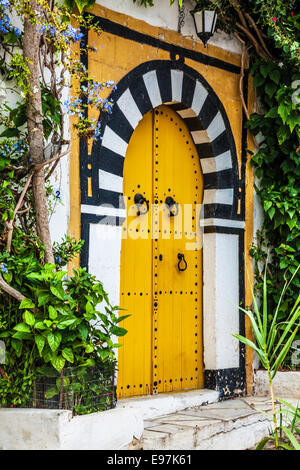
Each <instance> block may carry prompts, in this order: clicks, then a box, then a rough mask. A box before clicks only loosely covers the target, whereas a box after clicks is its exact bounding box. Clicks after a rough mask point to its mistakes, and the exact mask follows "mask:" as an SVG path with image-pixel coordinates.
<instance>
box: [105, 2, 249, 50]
mask: <svg viewBox="0 0 300 470" xmlns="http://www.w3.org/2000/svg"><path fill="white" fill-rule="evenodd" d="M96 3H98V4H99V5H102V6H104V7H106V8H109V9H110V10H114V11H117V12H119V13H123V14H125V15H129V16H132V17H134V18H137V19H139V20H143V21H146V23H148V24H151V25H153V26H159V27H162V28H166V29H172V30H175V31H177V28H178V4H177V1H176V2H175V3H174V4H173V5H172V6H171V7H170V2H169V0H154V6H153V7H147V8H145V7H144V6H140V5H139V0H137V1H136V3H133V0H113V1H112V0H97V1H96ZM184 8H185V22H184V25H183V27H182V30H181V33H182V35H183V36H188V37H191V38H194V39H195V40H196V41H199V38H198V36H197V35H196V32H195V27H194V23H193V18H192V16H191V14H190V11H191V10H193V9H194V8H195V4H194V2H193V1H191V0H185V2H184ZM209 44H212V45H215V46H218V47H221V48H222V49H226V50H228V51H231V52H236V53H238V54H240V53H241V47H240V43H239V41H237V40H236V39H235V38H233V37H230V36H229V35H227V34H225V33H224V32H222V31H216V33H215V34H214V36H213V38H212V39H211V40H210V41H209V43H208V49H207V51H206V52H207V53H208V54H209Z"/></svg>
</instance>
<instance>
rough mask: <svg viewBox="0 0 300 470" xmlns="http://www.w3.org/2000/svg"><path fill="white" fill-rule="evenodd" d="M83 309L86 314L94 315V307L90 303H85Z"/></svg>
mask: <svg viewBox="0 0 300 470" xmlns="http://www.w3.org/2000/svg"><path fill="white" fill-rule="evenodd" d="M85 309H86V311H87V313H94V311H95V309H94V307H93V306H92V304H91V302H89V301H87V303H86V305H85Z"/></svg>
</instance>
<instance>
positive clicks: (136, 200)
mask: <svg viewBox="0 0 300 470" xmlns="http://www.w3.org/2000/svg"><path fill="white" fill-rule="evenodd" d="M134 203H135V205H136V206H137V210H138V211H137V215H138V216H139V215H141V214H147V212H148V211H149V201H148V200H147V199H146V198H145V197H144V196H143V195H142V194H140V193H137V194H136V195H135V196H134ZM145 203H146V206H147V207H146V210H145V211H144V212H141V210H140V209H141V207H142V206H143V205H144V204H145Z"/></svg>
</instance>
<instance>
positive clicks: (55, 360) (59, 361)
mask: <svg viewBox="0 0 300 470" xmlns="http://www.w3.org/2000/svg"><path fill="white" fill-rule="evenodd" d="M65 362H66V361H65V359H64V358H63V357H61V356H54V357H52V358H51V364H52V365H53V367H54V368H55V369H56V370H57V371H58V372H61V370H62V369H63V368H64V366H65Z"/></svg>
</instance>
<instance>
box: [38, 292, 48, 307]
mask: <svg viewBox="0 0 300 470" xmlns="http://www.w3.org/2000/svg"><path fill="white" fill-rule="evenodd" d="M49 299H50V295H49V293H48V292H45V293H41V294H39V296H38V306H39V307H42V306H43V305H46V304H47V303H48V302H49Z"/></svg>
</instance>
